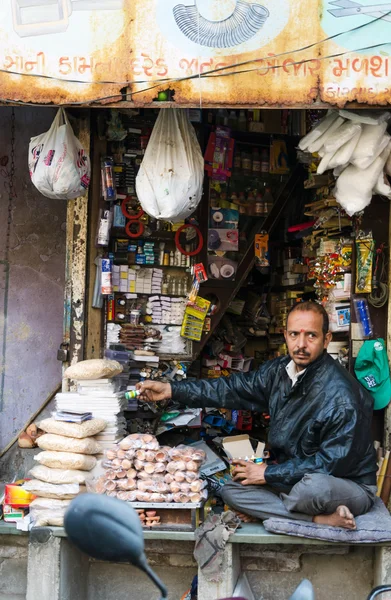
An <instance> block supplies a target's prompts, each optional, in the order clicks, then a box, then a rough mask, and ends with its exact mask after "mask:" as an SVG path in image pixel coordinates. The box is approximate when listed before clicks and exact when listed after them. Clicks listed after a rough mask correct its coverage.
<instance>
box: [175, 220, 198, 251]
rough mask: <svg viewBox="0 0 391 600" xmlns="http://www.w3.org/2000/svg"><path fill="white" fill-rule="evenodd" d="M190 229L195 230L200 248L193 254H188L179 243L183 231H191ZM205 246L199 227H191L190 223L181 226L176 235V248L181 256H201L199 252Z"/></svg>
mask: <svg viewBox="0 0 391 600" xmlns="http://www.w3.org/2000/svg"><path fill="white" fill-rule="evenodd" d="M189 228H191V229H194V230H195V231H196V232H197V234H198V246H197V248H196V249H195V250H193V251H192V252H186V250H184V249H183V248H182V246H181V245H180V243H179V236H180V235H181V233H182V231H183V230H184V229H189ZM203 245H204V238H203V237H202V233H201V231H200V230H199V229H198V227H196V226H195V225H191V224H190V223H187V224H185V225H181V226H180V227H179V229H178V230H177V232H176V234H175V246H176V247H177V249H178V250H179V252H180V253H181V254H184V255H185V256H195V255H196V254H199V252H201V250H202V247H203Z"/></svg>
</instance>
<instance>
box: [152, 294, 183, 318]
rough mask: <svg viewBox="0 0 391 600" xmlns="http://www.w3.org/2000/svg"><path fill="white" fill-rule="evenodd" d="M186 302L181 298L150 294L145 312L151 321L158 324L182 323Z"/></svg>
mask: <svg viewBox="0 0 391 600" xmlns="http://www.w3.org/2000/svg"><path fill="white" fill-rule="evenodd" d="M185 308H186V303H185V300H184V299H183V298H170V297H168V296H151V298H150V299H149V301H148V304H147V313H148V314H150V315H151V316H152V321H153V323H156V324H158V325H182V321H183V316H184V314H185Z"/></svg>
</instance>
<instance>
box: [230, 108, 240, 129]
mask: <svg viewBox="0 0 391 600" xmlns="http://www.w3.org/2000/svg"><path fill="white" fill-rule="evenodd" d="M228 127H230V128H231V129H237V127H238V117H237V116H236V111H235V110H230V111H229V116H228Z"/></svg>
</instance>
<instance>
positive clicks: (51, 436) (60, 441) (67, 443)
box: [37, 433, 102, 454]
mask: <svg viewBox="0 0 391 600" xmlns="http://www.w3.org/2000/svg"><path fill="white" fill-rule="evenodd" d="M37 444H38V446H39V448H41V449H42V450H55V451H56V452H76V453H78V454H99V453H100V452H102V446H101V445H100V444H98V442H97V441H95V440H94V439H93V438H90V437H86V438H81V439H80V438H71V437H66V436H65V435H57V434H55V433H44V434H43V435H41V436H40V437H39V438H38V440H37Z"/></svg>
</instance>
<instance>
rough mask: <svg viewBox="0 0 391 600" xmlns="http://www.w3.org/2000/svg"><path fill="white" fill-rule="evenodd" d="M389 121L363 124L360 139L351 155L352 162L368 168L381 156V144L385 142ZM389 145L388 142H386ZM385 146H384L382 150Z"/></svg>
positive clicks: (361, 167)
mask: <svg viewBox="0 0 391 600" xmlns="http://www.w3.org/2000/svg"><path fill="white" fill-rule="evenodd" d="M386 129H387V123H381V124H380V125H363V127H362V132H361V136H360V139H359V140H358V144H357V146H356V148H355V150H354V152H353V154H352V156H351V159H350V162H351V163H352V165H354V166H355V167H357V168H358V169H366V168H367V167H369V165H371V164H372V162H373V161H374V160H375V159H376V158H377V157H378V156H379V154H380V153H379V152H378V149H379V147H380V144H385V143H386V142H385V140H384V139H383V138H384V134H385V131H386ZM386 145H387V144H386ZM384 148H385V146H383V148H382V150H381V151H380V152H382V151H383V150H384Z"/></svg>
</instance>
